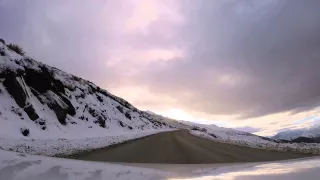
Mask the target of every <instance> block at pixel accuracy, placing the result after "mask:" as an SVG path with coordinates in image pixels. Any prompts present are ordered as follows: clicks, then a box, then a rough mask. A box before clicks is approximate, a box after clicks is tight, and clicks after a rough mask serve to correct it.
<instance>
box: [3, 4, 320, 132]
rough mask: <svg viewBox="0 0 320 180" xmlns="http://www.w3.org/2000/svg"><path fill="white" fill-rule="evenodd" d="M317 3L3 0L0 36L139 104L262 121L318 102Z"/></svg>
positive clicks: (319, 14) (319, 43) (319, 42)
mask: <svg viewBox="0 0 320 180" xmlns="http://www.w3.org/2000/svg"><path fill="white" fill-rule="evenodd" d="M319 7H320V1H318V0H278V1H277V0H260V1H259V0H221V1H209V0H197V1H194V0H164V1H163V0H154V1H147V0H142V1H134V0H123V1H113V0H106V1H102V0H101V1H75V0H68V1H64V0H54V1H53V0H52V1H42V0H30V1H29V0H28V1H13V0H0V23H1V28H0V36H1V37H3V38H4V39H5V40H7V41H10V42H15V43H18V44H21V45H22V46H23V47H24V49H25V50H26V51H27V54H28V55H30V56H33V57H35V58H36V59H37V60H39V61H42V62H45V63H48V64H50V65H53V66H56V67H58V68H61V69H63V70H65V71H68V72H70V73H74V74H76V75H79V76H81V77H84V78H86V79H89V80H91V81H93V82H95V83H97V84H98V85H100V86H102V87H104V88H106V89H108V90H110V91H111V92H113V93H115V94H117V95H120V96H123V97H124V98H126V99H128V100H129V101H131V102H132V103H133V104H134V105H136V106H138V107H141V108H143V109H150V110H154V111H159V112H164V111H166V109H170V108H177V109H180V110H183V111H184V112H188V114H190V115H192V116H195V117H196V118H197V115H199V114H201V118H206V119H213V120H217V121H218V120H219V121H220V120H221V119H216V118H217V117H221V116H223V117H230V119H231V117H233V118H232V119H233V120H234V121H242V122H246V121H245V120H246V119H255V121H259V117H262V116H271V115H273V114H277V113H288V114H291V113H305V112H309V111H312V110H314V108H316V107H317V106H318V105H319V102H320V101H319V100H320V99H319V96H320V81H319V79H320V73H319V72H318V71H319V70H318V68H319V67H320V36H319V32H320V11H319ZM204 114H205V115H204ZM234 117H236V118H234ZM199 118H200V117H199ZM275 121H281V120H279V119H278V120H275ZM291 122H292V121H291ZM257 126H258V125H257ZM282 126H283V125H282ZM241 127H245V129H248V130H249V131H252V132H253V131H258V130H259V129H262V128H264V127H261V126H259V127H249V126H248V124H246V125H243V126H241ZM278 128H280V127H278Z"/></svg>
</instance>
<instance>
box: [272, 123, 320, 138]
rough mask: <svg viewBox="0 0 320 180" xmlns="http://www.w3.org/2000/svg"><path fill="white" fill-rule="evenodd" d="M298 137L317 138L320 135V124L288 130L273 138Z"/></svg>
mask: <svg viewBox="0 0 320 180" xmlns="http://www.w3.org/2000/svg"><path fill="white" fill-rule="evenodd" d="M298 137H308V138H316V137H320V126H319V125H315V126H312V127H310V128H305V129H294V130H287V131H282V132H279V133H277V134H276V135H275V136H273V137H272V138H273V139H283V140H294V139H296V138H298Z"/></svg>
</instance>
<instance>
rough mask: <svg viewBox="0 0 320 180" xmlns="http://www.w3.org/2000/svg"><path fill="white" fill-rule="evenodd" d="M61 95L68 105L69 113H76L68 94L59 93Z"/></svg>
mask: <svg viewBox="0 0 320 180" xmlns="http://www.w3.org/2000/svg"><path fill="white" fill-rule="evenodd" d="M59 97H60V98H61V100H62V101H63V102H64V103H65V104H66V105H67V106H68V114H70V115H71V116H74V115H76V109H75V108H74V106H73V105H72V103H71V101H70V99H69V98H68V97H67V96H65V95H63V94H59Z"/></svg>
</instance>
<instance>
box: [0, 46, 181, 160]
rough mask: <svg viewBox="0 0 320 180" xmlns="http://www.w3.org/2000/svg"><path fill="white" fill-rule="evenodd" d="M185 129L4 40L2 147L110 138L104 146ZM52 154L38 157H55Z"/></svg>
mask: <svg viewBox="0 0 320 180" xmlns="http://www.w3.org/2000/svg"><path fill="white" fill-rule="evenodd" d="M182 126H183V125H182V124H181V123H179V122H177V121H174V120H172V119H169V118H165V117H162V116H159V115H156V114H150V113H147V112H144V111H141V110H139V109H137V108H135V107H134V106H132V105H131V104H130V103H128V102H127V101H125V100H123V99H122V98H119V97H117V96H114V95H112V94H111V93H109V92H108V91H106V90H103V89H101V88H99V87H98V86H96V85H95V84H93V83H91V82H89V81H86V80H83V79H81V78H79V77H76V76H73V75H71V74H68V73H65V72H63V71H61V70H59V69H56V68H53V67H50V66H47V65H45V64H43V63H40V62H37V61H35V60H33V59H31V58H29V57H23V56H20V55H18V54H17V53H15V52H14V51H12V50H10V49H9V48H8V47H7V46H6V45H5V44H3V43H2V42H0V148H3V149H13V150H17V149H19V147H20V149H21V147H24V146H30V147H33V146H36V144H35V142H36V141H37V142H40V141H46V142H50V143H52V142H54V141H56V140H59V139H60V140H62V141H63V140H66V139H67V140H70V139H74V141H79V140H83V141H81V142H83V143H84V141H88V139H90V138H91V139H98V141H103V139H101V138H106V139H111V140H110V141H104V143H102V144H100V145H101V146H102V145H107V144H110V143H117V142H122V141H124V140H128V139H130V137H131V139H133V138H137V137H141V136H143V135H149V134H152V133H156V132H161V131H166V130H173V129H175V128H180V127H182ZM86 139H87V140H86ZM116 139H118V140H116ZM12 142H14V143H12ZM32 142H34V143H32ZM17 143H18V144H17ZM50 143H49V144H50ZM67 144H70V142H69V143H62V144H60V146H61V147H62V146H63V147H64V146H68V145H67ZM87 144H88V143H87ZM87 144H86V145H87ZM77 146H80V144H79V143H78V145H77ZM97 146H99V145H95V147H97ZM49 148H50V147H49ZM47 150H48V149H38V150H36V152H35V153H40V154H41V152H43V151H45V153H44V154H46V153H47V154H50V155H52V154H53V153H49V152H47ZM21 151H22V150H21Z"/></svg>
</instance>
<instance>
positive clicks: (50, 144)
mask: <svg viewBox="0 0 320 180" xmlns="http://www.w3.org/2000/svg"><path fill="white" fill-rule="evenodd" d="M170 130H172V129H162V130H153V131H141V132H131V133H123V134H119V135H110V136H106V137H95V138H85V139H66V138H58V139H14V138H2V137H0V148H1V149H3V150H9V151H15V152H21V153H29V154H36V155H47V156H66V155H72V154H75V153H78V152H83V151H89V150H93V149H99V148H103V147H107V146H110V145H113V144H117V143H122V142H125V141H128V140H132V139H136V138H141V137H144V136H149V135H152V134H156V133H159V132H164V131H170Z"/></svg>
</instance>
